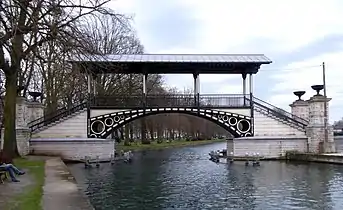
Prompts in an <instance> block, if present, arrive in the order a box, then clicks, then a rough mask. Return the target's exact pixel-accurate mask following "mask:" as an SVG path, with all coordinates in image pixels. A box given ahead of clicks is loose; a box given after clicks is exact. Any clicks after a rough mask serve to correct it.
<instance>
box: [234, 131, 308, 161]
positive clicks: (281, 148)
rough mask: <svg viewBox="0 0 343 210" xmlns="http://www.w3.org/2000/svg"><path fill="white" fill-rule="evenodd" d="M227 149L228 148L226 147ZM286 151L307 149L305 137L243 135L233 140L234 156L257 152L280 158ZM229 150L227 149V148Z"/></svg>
mask: <svg viewBox="0 0 343 210" xmlns="http://www.w3.org/2000/svg"><path fill="white" fill-rule="evenodd" d="M228 149H229V148H228ZM287 151H298V152H306V151H307V138H306V137H303V136H300V137H298V136H294V137H277V136H265V137H257V136H255V137H244V138H236V139H234V140H233V153H234V156H240V157H242V156H245V154H246V153H249V154H250V155H252V154H253V153H259V155H261V156H263V157H265V158H280V157H283V156H285V154H286V152H287ZM228 152H229V150H228Z"/></svg>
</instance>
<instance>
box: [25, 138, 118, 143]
mask: <svg viewBox="0 0 343 210" xmlns="http://www.w3.org/2000/svg"><path fill="white" fill-rule="evenodd" d="M113 141H114V140H113V139H96V138H33V139H30V140H29V142H30V143H36V142H37V143H38V142H39V143H51V142H53V143H56V142H58V143H59V142H60V143H112V142H113Z"/></svg>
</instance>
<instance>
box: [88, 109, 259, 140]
mask: <svg viewBox="0 0 343 210" xmlns="http://www.w3.org/2000/svg"><path fill="white" fill-rule="evenodd" d="M164 113H182V114H188V115H193V116H197V117H200V118H204V119H206V120H209V121H212V122H214V123H216V124H217V125H219V126H221V127H223V128H224V129H225V130H227V131H228V132H229V133H231V134H232V135H233V136H234V137H235V138H239V137H246V136H253V125H252V122H253V120H252V118H251V117H249V116H245V115H240V114H236V113H231V112H226V111H217V110H212V109H192V108H147V109H132V110H127V111H119V112H113V113H110V114H104V115H99V116H96V117H92V118H91V119H90V123H89V126H88V137H89V138H107V137H108V136H109V135H110V134H111V133H112V131H113V130H115V129H117V128H120V127H122V126H124V125H125V124H127V123H129V122H131V121H134V120H137V119H139V118H142V117H146V116H150V115H156V114H164Z"/></svg>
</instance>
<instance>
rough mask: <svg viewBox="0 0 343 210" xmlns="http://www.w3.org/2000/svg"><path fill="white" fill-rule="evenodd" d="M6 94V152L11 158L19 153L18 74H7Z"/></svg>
mask: <svg viewBox="0 0 343 210" xmlns="http://www.w3.org/2000/svg"><path fill="white" fill-rule="evenodd" d="M5 86H6V95H5V106H4V129H5V132H4V148H3V149H4V152H5V153H6V155H8V156H9V157H10V158H14V157H17V156H18V155H19V153H18V149H17V141H16V140H17V139H16V124H15V120H16V98H17V74H16V73H14V74H8V75H6V83H5Z"/></svg>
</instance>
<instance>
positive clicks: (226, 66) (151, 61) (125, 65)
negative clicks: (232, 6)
mask: <svg viewBox="0 0 343 210" xmlns="http://www.w3.org/2000/svg"><path fill="white" fill-rule="evenodd" d="M69 62H71V63H72V64H73V65H74V67H77V68H79V69H80V70H81V72H88V71H91V72H93V73H96V74H97V73H114V74H115V73H126V74H140V73H148V74H192V73H199V74H241V73H248V74H250V73H251V74H256V73H257V72H258V69H259V68H260V66H261V65H262V64H270V63H272V61H271V60H270V59H269V58H267V57H266V56H265V55H263V54H114V55H101V56H99V55H97V56H95V55H92V56H86V55H83V56H82V57H80V58H77V59H73V60H70V61H69Z"/></svg>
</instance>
